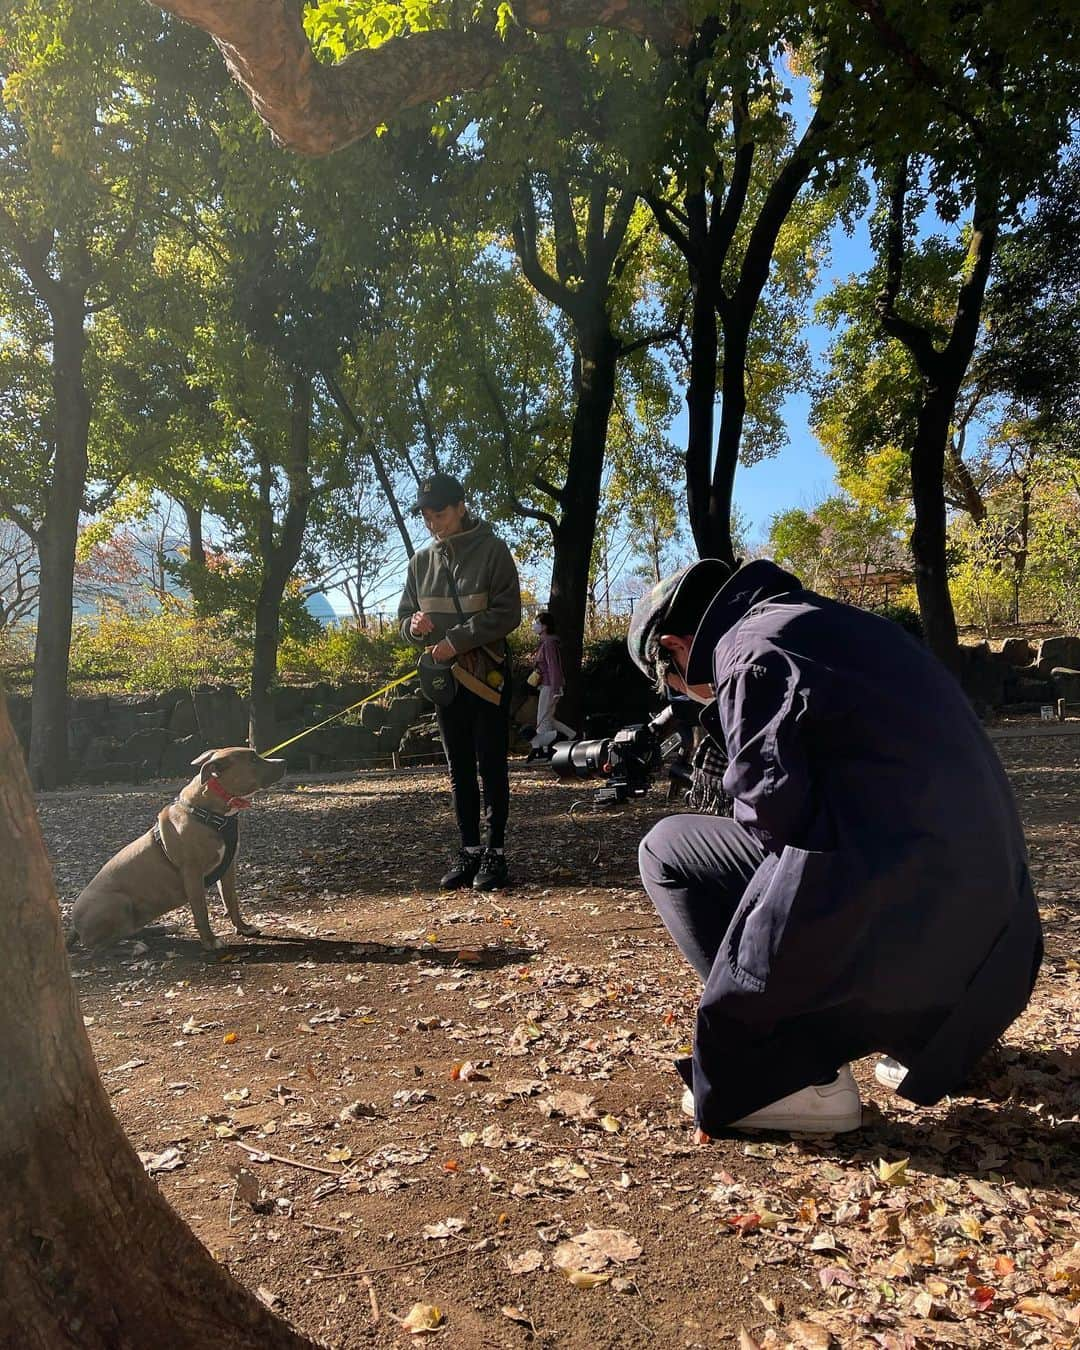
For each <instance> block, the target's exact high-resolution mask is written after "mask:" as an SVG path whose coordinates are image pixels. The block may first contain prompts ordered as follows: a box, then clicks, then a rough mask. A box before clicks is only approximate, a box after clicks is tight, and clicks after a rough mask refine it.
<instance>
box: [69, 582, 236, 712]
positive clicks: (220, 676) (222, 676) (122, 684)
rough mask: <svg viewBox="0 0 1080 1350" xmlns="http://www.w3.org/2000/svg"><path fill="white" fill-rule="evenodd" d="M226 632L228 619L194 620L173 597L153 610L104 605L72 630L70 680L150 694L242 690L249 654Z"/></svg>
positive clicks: (183, 602) (185, 603)
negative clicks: (226, 686)
mask: <svg viewBox="0 0 1080 1350" xmlns="http://www.w3.org/2000/svg"><path fill="white" fill-rule="evenodd" d="M230 628H231V625H230V623H229V616H224V615H223V616H221V617H215V618H205V617H199V616H196V614H195V613H194V610H193V609H192V606H191V604H190V602H189V601H186V600H183V599H179V598H177V597H173V596H169V597H167V598H166V599H165V600H164V601H163V603H162V604H161V607H160V608H156V609H125V608H123V607H122V606H121V605H116V604H113V605H108V606H107V607H106V608H105V609H104V610H103V611H102V613H101V614H100V615H99V616H98V617H97V618H95V619H93V620H86V619H82V620H79V621H78V622H77V623H76V624H75V626H74V628H73V629H72V634H71V674H70V679H71V682H72V683H73V684H80V683H83V684H92V685H94V686H96V687H99V688H100V687H101V686H102V685H112V686H114V687H117V688H120V689H126V690H131V691H136V690H138V691H150V692H154V691H160V690H164V689H185V688H187V689H190V688H191V687H193V686H194V685H197V684H208V683H209V684H217V683H220V682H221V681H223V680H225V681H228V682H229V683H231V684H238V685H240V686H241V687H243V685H244V683H245V681H246V680H247V679H248V676H249V667H250V662H251V656H250V651H249V650H247V649H246V648H245V646H244V645H243V644H242V643H241V642H239V641H238V640H237V638H236V636H235V633H233V632H231V631H230Z"/></svg>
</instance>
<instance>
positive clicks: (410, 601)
mask: <svg viewBox="0 0 1080 1350" xmlns="http://www.w3.org/2000/svg"><path fill="white" fill-rule="evenodd" d="M448 571H449V572H450V573H451V574H452V575H453V578H454V584H455V585H456V586H457V593H458V600H459V601H460V603H461V608H462V611H463V613H464V615H465V620H464V622H462V620H461V619H460V618H459V616H458V612H457V607H456V606H455V604H454V599H453V595H452V594H451V590H450V583H449V580H448V577H447V572H448ZM417 611H420V612H421V613H423V614H426V615H427V616H428V618H429V619H431V621H432V623H433V624H434V625H435V629H434V631H433V632H431V633H426V634H424V636H423V637H419V638H418V637H413V635H412V634H411V633H410V632H409V620H410V619H411V618H412V616H413V615H414V614H415V613H416V612H417ZM398 619H399V620H400V627H401V635H402V637H404V638H405V640H406V641H407V642H411V643H413V644H414V645H415V646H417V647H430V646H433V645H434V644H435V643H436V642H441V641H442V640H443V638H447V639H449V641H450V643H451V645H452V646H453V648H454V650H455V651H457V652H459V653H460V652H467V651H471V650H472V649H473V648H474V647H483V646H487V645H488V644H491V643H495V644H498V643H500V642H501V640H502V639H503V638H505V637H506V636H507V634H509V633H512V632H513V631H514V629H515V628H516V627H517V626H518V624H519V623H520V622H521V589H520V585H519V583H518V574H517V567H516V566H515V565H514V559H513V557H512V556H511V554H510V550H509V549H508V548H507V547H506V545H505V544H504V543H503V541H502V540H501V539H499V538H497V537H496V535H495V533H494V532H493V530H492V528H491V526H490V525H489V524H488V523H487V521H484V520H478V521H475V522H474V523H473V524H471V525H470V526H469V527H468V528H467V529H464V530H462V531H461V533H460V534H454V535H451V536H450V538H449V539H442V540H439V539H432V540H431V542H430V543H428V544H426V545H425V546H424V547H423V548H419V549H417V550H416V552H415V553H414V554H413V556H412V557H411V558H410V559H409V573H408V576H407V578H406V581H405V589H404V591H403V592H402V594H401V603H400V604H399V605H398Z"/></svg>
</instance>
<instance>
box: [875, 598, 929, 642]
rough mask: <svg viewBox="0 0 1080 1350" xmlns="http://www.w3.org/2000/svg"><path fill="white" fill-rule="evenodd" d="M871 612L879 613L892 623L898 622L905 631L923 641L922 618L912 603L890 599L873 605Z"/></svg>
mask: <svg viewBox="0 0 1080 1350" xmlns="http://www.w3.org/2000/svg"><path fill="white" fill-rule="evenodd" d="M871 613H872V614H880V615H881V617H882V618H883V619H892V621H893V623H898V624H899V625H900V627H901V628H902V629H903V630H904V632H905V633H910V634H911V636H912V637H913V638H918V639H919V641H920V642H923V641H925V634H924V633H923V625H922V619H921V618H920V617H919V611H918V610H917V609H916V608H915V606H914V605H905V604H902V603H900V602H892V601H890V603H889V604H887V605H874V606H873V608H872V609H871Z"/></svg>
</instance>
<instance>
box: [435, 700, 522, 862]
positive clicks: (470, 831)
mask: <svg viewBox="0 0 1080 1350" xmlns="http://www.w3.org/2000/svg"><path fill="white" fill-rule="evenodd" d="M507 683H509V681H508V682H507ZM506 693H507V694H508V691H506ZM509 704H510V700H509V697H507V696H506V695H505V694H504V697H503V699H502V701H501V702H500V703H489V702H488V701H487V700H486V699H483V698H481V697H480V696H479V695H478V694H474V693H472V691H471V690H469V689H459V690H458V691H457V694H456V695H455V696H454V701H453V702H452V703H449V704H447V706H446V707H445V708H439V709H438V719H439V733H440V734H441V736H442V743H443V749H444V750H445V752H446V763H447V765H448V767H449V769H450V791H451V793H452V794H453V798H454V813H455V814H456V816H457V823H458V829H459V830H460V831H461V844H462V847H463V848H475V847H477V846H478V845H479V844H480V842H481V840H480V788H479V785H478V784H477V781H476V774H477V770H479V772H480V782H481V783H482V784H483V787H484V826H485V831H484V834H485V837H484V840H483V842H484V843H485V844H486V845H487V846H488V847H489V848H502V847H503V843H504V841H505V837H506V817H507V816H508V815H509V813H510V775H509V772H508V770H507V767H506V756H507V752H508V749H509V743H510V706H509Z"/></svg>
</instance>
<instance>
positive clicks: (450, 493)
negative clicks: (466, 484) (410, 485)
mask: <svg viewBox="0 0 1080 1350" xmlns="http://www.w3.org/2000/svg"><path fill="white" fill-rule="evenodd" d="M464 500H465V489H464V488H463V487H462V486H461V484H460V482H458V480H457V479H456V478H455V477H454V476H453V474H449V473H433V474H430V475H429V476H428V477H427V478H421V480H420V488H419V491H418V492H417V495H416V501H415V502H414V503H413V515H414V516H415V515H419V513H420V512H421V511H422V510H423V509H424V507H427V509H428V510H429V511H445V510H446V508H447V507H448V506H454V505H455V504H456V503H457V502H463V501H464Z"/></svg>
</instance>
